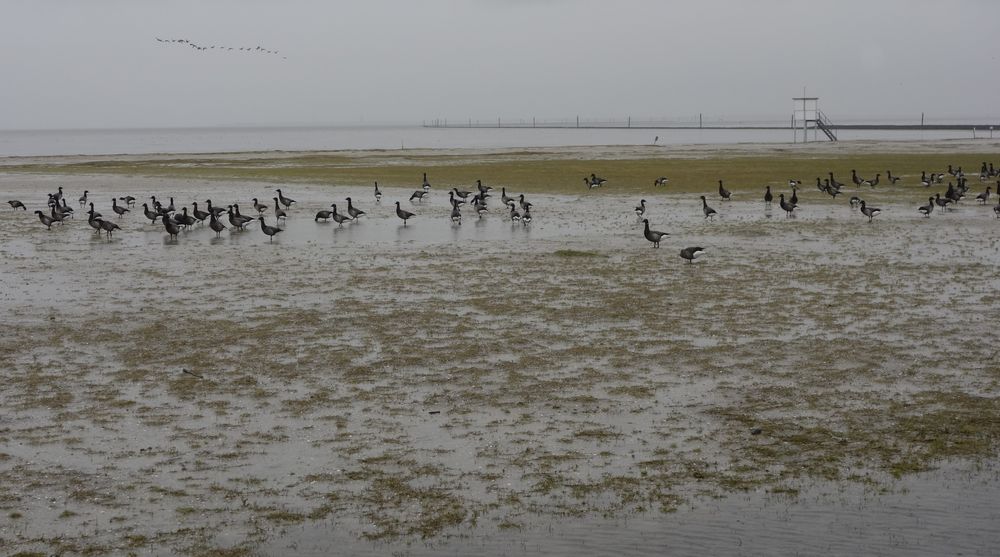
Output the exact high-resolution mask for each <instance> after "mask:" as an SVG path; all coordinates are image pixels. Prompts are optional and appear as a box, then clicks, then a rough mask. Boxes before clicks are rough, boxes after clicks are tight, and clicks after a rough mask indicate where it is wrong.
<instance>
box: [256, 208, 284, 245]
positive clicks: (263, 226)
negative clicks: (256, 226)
mask: <svg viewBox="0 0 1000 557" xmlns="http://www.w3.org/2000/svg"><path fill="white" fill-rule="evenodd" d="M257 220H259V221H260V230H261V232H263V233H264V234H267V237H268V239H267V241H268V242H273V241H274V235H275V234H277V233H278V232H281V229H280V228H278V227H277V226H269V225H268V224H267V223H266V222H264V216H263V215H261V216H259V217H257Z"/></svg>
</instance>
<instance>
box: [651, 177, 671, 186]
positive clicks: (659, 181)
mask: <svg viewBox="0 0 1000 557" xmlns="http://www.w3.org/2000/svg"><path fill="white" fill-rule="evenodd" d="M669 181H670V179H668V178H667V177H666V176H660V177H659V178H657V179H655V180H653V185H654V186H665V185H667V182H669Z"/></svg>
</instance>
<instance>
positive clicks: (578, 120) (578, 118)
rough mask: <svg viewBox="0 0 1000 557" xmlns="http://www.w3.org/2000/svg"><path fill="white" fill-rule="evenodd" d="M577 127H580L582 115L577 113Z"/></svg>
mask: <svg viewBox="0 0 1000 557" xmlns="http://www.w3.org/2000/svg"><path fill="white" fill-rule="evenodd" d="M576 127H578V128H579V127H580V116H579V115H577V117H576Z"/></svg>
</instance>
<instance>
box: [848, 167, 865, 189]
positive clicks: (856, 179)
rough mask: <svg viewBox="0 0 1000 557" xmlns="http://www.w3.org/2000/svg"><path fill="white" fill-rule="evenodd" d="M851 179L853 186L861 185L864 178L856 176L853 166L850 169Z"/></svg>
mask: <svg viewBox="0 0 1000 557" xmlns="http://www.w3.org/2000/svg"><path fill="white" fill-rule="evenodd" d="M851 181H852V182H854V186H855V187H861V182H864V180H862V179H861V178H859V177H858V173H857V172H855V171H854V169H853V168H852V169H851Z"/></svg>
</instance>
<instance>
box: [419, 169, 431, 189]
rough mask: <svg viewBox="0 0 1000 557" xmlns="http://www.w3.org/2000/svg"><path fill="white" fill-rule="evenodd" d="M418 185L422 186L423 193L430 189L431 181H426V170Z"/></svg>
mask: <svg viewBox="0 0 1000 557" xmlns="http://www.w3.org/2000/svg"><path fill="white" fill-rule="evenodd" d="M420 187H421V188H423V190H424V193H427V192H429V191H431V183H430V182H428V181H427V173H426V172H424V181H423V182H422V183H421V184H420Z"/></svg>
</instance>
